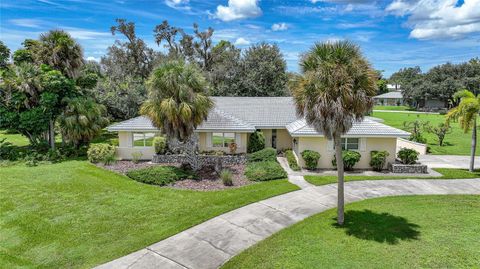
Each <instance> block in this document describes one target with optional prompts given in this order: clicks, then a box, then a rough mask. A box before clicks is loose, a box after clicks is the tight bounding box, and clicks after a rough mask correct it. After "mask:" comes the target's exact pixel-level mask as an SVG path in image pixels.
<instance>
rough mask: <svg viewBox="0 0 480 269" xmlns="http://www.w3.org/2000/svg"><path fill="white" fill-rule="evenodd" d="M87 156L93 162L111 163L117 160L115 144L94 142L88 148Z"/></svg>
mask: <svg viewBox="0 0 480 269" xmlns="http://www.w3.org/2000/svg"><path fill="white" fill-rule="evenodd" d="M87 156H88V160H89V161H90V162H92V163H99V162H103V163H104V164H110V163H112V162H114V161H115V146H112V145H109V144H104V143H99V144H92V145H90V147H89V148H88V151H87Z"/></svg>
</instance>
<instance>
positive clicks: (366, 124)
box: [287, 118, 410, 137]
mask: <svg viewBox="0 0 480 269" xmlns="http://www.w3.org/2000/svg"><path fill="white" fill-rule="evenodd" d="M287 130H288V132H289V133H290V135H292V136H321V135H322V133H319V132H317V131H315V129H314V128H313V127H311V126H309V125H308V124H307V123H306V121H305V119H300V120H297V121H294V122H292V123H290V124H288V125H287ZM345 136H362V137H363V136H370V137H408V136H410V133H408V132H405V131H403V130H400V129H397V128H393V127H391V126H388V125H385V124H382V123H380V122H377V121H374V120H372V119H369V118H365V119H364V120H363V121H361V122H354V123H353V126H352V128H351V129H350V131H348V132H347V133H346V134H345Z"/></svg>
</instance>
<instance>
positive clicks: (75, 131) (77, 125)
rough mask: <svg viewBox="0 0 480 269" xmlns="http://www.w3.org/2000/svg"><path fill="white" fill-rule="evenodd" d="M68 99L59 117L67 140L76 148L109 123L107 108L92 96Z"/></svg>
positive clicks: (97, 133)
mask: <svg viewBox="0 0 480 269" xmlns="http://www.w3.org/2000/svg"><path fill="white" fill-rule="evenodd" d="M66 101H67V106H66V107H65V109H64V111H63V113H62V114H61V115H60V116H59V117H58V123H59V124H60V126H61V129H62V135H63V137H64V138H65V140H66V141H67V142H69V143H72V144H73V145H74V146H75V147H76V148H78V147H79V146H80V145H82V144H88V143H89V142H90V141H91V140H92V139H93V138H95V137H96V136H97V135H99V134H100V132H101V131H102V128H104V127H105V126H106V125H107V124H108V119H107V118H106V117H105V114H106V108H105V107H104V106H103V105H100V104H97V103H96V102H95V101H94V100H93V99H91V98H85V97H76V98H72V99H69V100H66Z"/></svg>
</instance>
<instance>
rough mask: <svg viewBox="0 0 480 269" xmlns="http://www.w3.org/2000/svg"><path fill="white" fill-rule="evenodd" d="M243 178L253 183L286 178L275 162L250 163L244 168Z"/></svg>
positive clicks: (285, 174)
mask: <svg viewBox="0 0 480 269" xmlns="http://www.w3.org/2000/svg"><path fill="white" fill-rule="evenodd" d="M245 176H246V177H247V178H248V179H250V180H253V181H267V180H273V179H281V178H286V177H287V172H285V170H283V168H282V167H281V166H280V164H279V163H278V162H276V161H267V162H252V163H248V164H247V166H246V167H245Z"/></svg>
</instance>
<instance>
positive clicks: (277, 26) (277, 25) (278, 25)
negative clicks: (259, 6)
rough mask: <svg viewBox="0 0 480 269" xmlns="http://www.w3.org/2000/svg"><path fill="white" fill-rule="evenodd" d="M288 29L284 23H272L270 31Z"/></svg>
mask: <svg viewBox="0 0 480 269" xmlns="http://www.w3.org/2000/svg"><path fill="white" fill-rule="evenodd" d="M287 29H288V25H287V24H286V23H284V22H281V23H274V24H273V25H272V31H285V30H287Z"/></svg>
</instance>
